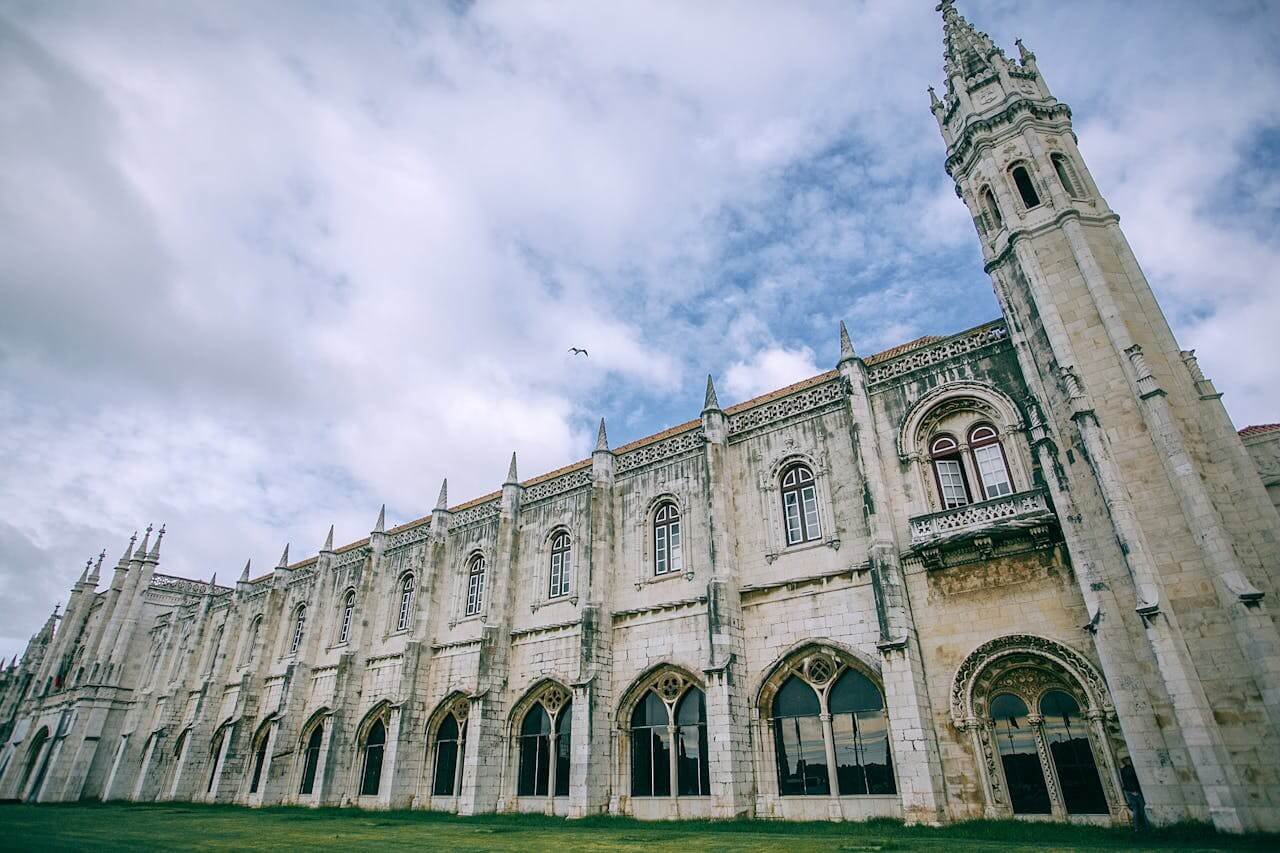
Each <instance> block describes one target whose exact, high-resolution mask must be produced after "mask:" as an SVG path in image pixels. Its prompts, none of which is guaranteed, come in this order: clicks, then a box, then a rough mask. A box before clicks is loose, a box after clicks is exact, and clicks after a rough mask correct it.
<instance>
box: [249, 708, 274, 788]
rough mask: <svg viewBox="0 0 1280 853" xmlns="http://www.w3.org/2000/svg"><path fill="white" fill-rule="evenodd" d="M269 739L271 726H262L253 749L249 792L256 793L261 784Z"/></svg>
mask: <svg viewBox="0 0 1280 853" xmlns="http://www.w3.org/2000/svg"><path fill="white" fill-rule="evenodd" d="M270 740H271V726H270V725H266V726H263V727H262V734H261V735H259V736H258V748H257V749H255V750H254V751H253V776H252V777H250V780H249V793H250V794H256V793H258V788H259V787H260V786H261V785H262V768H263V767H264V766H266V763H267V744H268V743H269V742H270Z"/></svg>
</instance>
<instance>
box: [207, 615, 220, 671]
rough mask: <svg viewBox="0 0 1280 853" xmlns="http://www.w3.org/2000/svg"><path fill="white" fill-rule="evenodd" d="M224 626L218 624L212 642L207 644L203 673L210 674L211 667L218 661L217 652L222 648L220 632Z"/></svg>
mask: <svg viewBox="0 0 1280 853" xmlns="http://www.w3.org/2000/svg"><path fill="white" fill-rule="evenodd" d="M224 628H225V626H223V625H219V626H218V630H217V631H216V632H214V635H213V643H212V644H211V645H210V646H209V660H207V661H206V662H205V665H204V674H205V675H212V674H213V668H214V666H215V665H216V664H217V662H218V652H219V651H221V649H222V632H223V630H224Z"/></svg>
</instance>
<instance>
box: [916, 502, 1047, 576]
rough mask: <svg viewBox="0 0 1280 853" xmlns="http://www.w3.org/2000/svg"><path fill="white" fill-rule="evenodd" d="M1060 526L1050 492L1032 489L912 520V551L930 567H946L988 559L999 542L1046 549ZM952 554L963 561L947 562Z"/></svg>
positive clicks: (951, 560) (951, 559) (920, 516)
mask: <svg viewBox="0 0 1280 853" xmlns="http://www.w3.org/2000/svg"><path fill="white" fill-rule="evenodd" d="M1057 527H1058V519H1057V516H1056V515H1054V512H1053V509H1052V508H1051V507H1050V505H1049V496H1048V494H1047V493H1046V492H1045V490H1044V489H1030V490H1028V491H1025V492H1015V493H1014V494H1012V495H1006V496H1004V497H1002V498H995V499H994V500H989V501H981V502H980V503H973V504H968V505H966V506H962V507H956V508H955V509H948V510H944V511H942V512H933V513H929V514H928V515H918V516H916V517H915V518H913V519H911V550H913V551H915V552H917V553H918V554H919V555H920V558H921V560H922V562H923V563H924V564H925V566H926V567H928V568H941V567H942V566H943V565H954V564H956V563H959V562H969V561H972V560H979V559H988V558H990V557H991V556H993V555H994V554H995V553H996V550H997V545H999V544H1014V545H1015V547H1016V544H1017V543H1018V542H1019V541H1020V542H1022V543H1024V544H1025V543H1029V544H1031V545H1032V546H1033V547H1044V546H1045V545H1048V544H1049V543H1050V542H1051V541H1052V540H1053V538H1054V532H1055V531H1056V530H1057ZM1017 550H1024V549H1023V548H1017ZM944 552H945V553H944ZM957 552H963V553H957ZM948 554H950V555H954V556H958V557H960V559H954V557H953V558H946V556H947V555H948Z"/></svg>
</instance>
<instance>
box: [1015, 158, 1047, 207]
mask: <svg viewBox="0 0 1280 853" xmlns="http://www.w3.org/2000/svg"><path fill="white" fill-rule="evenodd" d="M1009 174H1010V176H1012V178H1013V185H1014V186H1015V187H1017V189H1018V195H1019V197H1021V198H1022V204H1023V205H1024V206H1025V207H1026V208H1027V209H1028V210H1030V209H1031V208H1033V207H1039V206H1040V194H1039V193H1038V192H1036V185H1035V183H1034V182H1033V181H1032V180H1031V173H1030V172H1028V171H1027V167H1026V166H1024V165H1022V164H1019V165H1017V166H1014V167H1013V168H1012V169H1010V170H1009Z"/></svg>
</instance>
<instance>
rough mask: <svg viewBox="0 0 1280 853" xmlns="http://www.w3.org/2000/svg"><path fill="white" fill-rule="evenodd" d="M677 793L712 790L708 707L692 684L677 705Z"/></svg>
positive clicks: (691, 794) (697, 793) (682, 794)
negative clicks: (708, 741) (708, 740)
mask: <svg viewBox="0 0 1280 853" xmlns="http://www.w3.org/2000/svg"><path fill="white" fill-rule="evenodd" d="M676 726H677V729H676V749H677V756H676V762H677V764H676V792H677V793H679V794H680V795H681V796H706V795H708V794H710V793H711V768H710V765H709V763H708V760H707V706H706V697H705V696H703V693H702V691H701V690H699V689H698V688H696V687H690V688H689V689H688V690H686V691H685V694H684V696H681V697H680V702H679V704H677V705H676Z"/></svg>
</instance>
